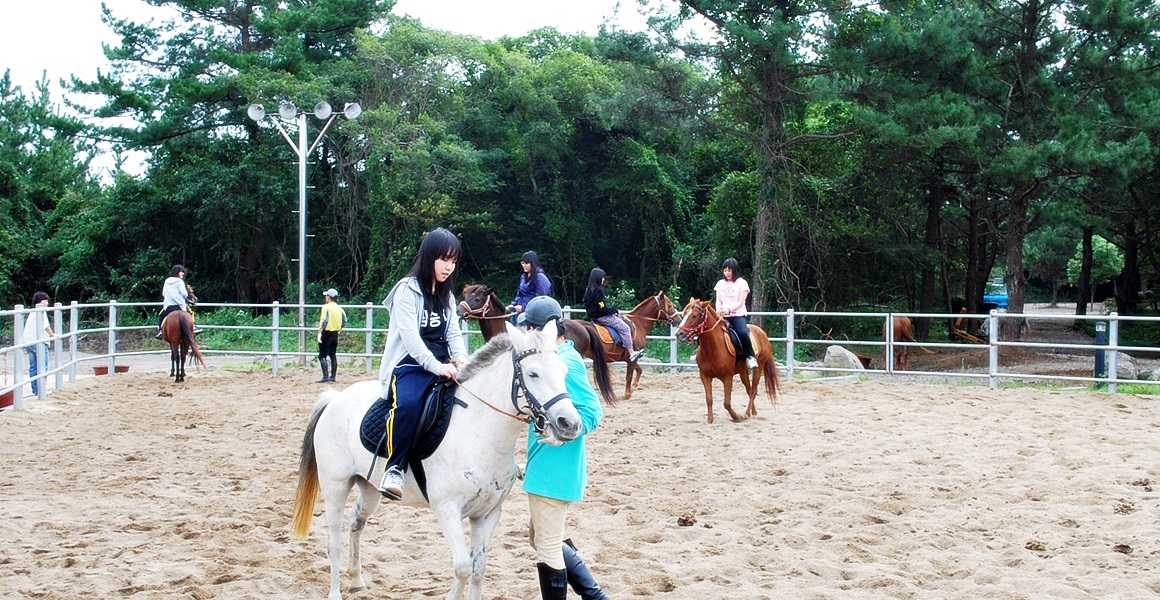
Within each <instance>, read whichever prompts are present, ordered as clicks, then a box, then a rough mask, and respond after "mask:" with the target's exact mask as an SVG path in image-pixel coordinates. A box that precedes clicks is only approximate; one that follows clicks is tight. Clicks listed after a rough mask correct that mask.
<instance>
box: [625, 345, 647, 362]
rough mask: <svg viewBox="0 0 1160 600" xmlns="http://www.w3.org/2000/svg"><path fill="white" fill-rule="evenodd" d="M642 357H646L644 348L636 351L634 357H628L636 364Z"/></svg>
mask: <svg viewBox="0 0 1160 600" xmlns="http://www.w3.org/2000/svg"><path fill="white" fill-rule="evenodd" d="M642 356H644V348H641V349H640V350H634V351H633V353H632V355H631V356H629V357H628V360H629V361H630V362H636V361H638V360H640V357H642Z"/></svg>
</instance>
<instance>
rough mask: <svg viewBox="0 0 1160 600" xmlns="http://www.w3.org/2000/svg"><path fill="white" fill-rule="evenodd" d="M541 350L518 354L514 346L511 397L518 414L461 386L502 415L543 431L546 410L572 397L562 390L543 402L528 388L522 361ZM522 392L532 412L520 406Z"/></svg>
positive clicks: (530, 350)
mask: <svg viewBox="0 0 1160 600" xmlns="http://www.w3.org/2000/svg"><path fill="white" fill-rule="evenodd" d="M539 352H540V351H539V350H536V349H535V348H532V349H528V350H524V351H523V352H520V353H518V354H517V353H516V349H515V348H512V366H513V367H514V368H515V373H514V374H513V376H512V394H511V399H512V407H513V408H515V409H516V414H514V415H513V414H512V413H509V412H507V411H506V410H503V409H501V408H499V407H497V406H495V405H493V404H492V403H490V402H488V401H487V400H484V399H483V398H480V397H479V396H478V395H476V394H475V392H472V391H471V390H469V389H467V388H466V387H464V386H463V385H462V384H460V386H459V387H460V388H462V389H463V390H465V391H466V392H467V393H468V394H471V396H472V397H473V398H475V399H476V400H479V401H480V402H482V403H483V404H484V406H486V407H488V408H490V409H492V410H494V411H496V412H498V413H500V414H501V415H504V416H507V417H511V418H513V419H515V420H517V421H520V422H522V423H528V424H530V425H532V426H533V427H535V429H536V432H537V433H543V432H544V429H545V427H546V426H547V416H546V415H545V412H546V411H547V410H548V409H550V408H552V406H553V405H555V404H556V403H557V402H559V401H561V400H564V399H566V398H570V396H569V395H568V393H567V392H562V393H560V394H556V396H555V397H553V398H552V399H551V400H548V401H547V402H544V403H541V402H540V401H539V399H537V398H536V395H535V394H533V393H532V391H531V390H530V389H528V385H527V383H526V382H525V381H524V370H523V368H522V367H520V362H521V361H522V360H523V359H525V358H527V357H529V356H531V355H533V354H538V353H539ZM521 393H522V395H523V397H524V398H525V399H526V400H527V401H528V405H529V406H530V407H531V412H524V410H523V409H522V408H520V400H519V399H520V395H521Z"/></svg>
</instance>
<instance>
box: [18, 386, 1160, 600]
mask: <svg viewBox="0 0 1160 600" xmlns="http://www.w3.org/2000/svg"><path fill="white" fill-rule="evenodd" d="M316 377H317V373H316V372H315V371H314V370H306V369H296V370H287V371H283V374H281V375H279V376H277V377H275V376H272V375H270V374H269V373H268V372H267V373H260V372H259V373H244V372H231V371H228V370H225V369H220V368H215V369H213V370H210V371H208V372H207V371H202V372H199V373H194V372H191V374H190V378H189V380H188V381H187V382H186V383H185V384H182V385H174V384H173V383H172V381H171V380H170V379H169V378H167V377H166V376H165V375H164V374H163V373H159V372H136V371H134V372H131V373H129V374H125V375H118V376H116V377H98V378H87V379H85V380H83V381H80V382H77V383H75V384H72V385H70V386H67V387H66V388H64V389H62V390H58V391H55V392H54V393H53V395H52V396H50V397H49V398H48V399H47V400H46V401H39V400H33V399H29V402H28V405H27V408H26V410H24V411H19V412H18V411H12V410H8V411H4V412H2V413H0V439H3V440H4V449H3V454H4V460H3V465H4V468H3V471H2V473H0V590H3V592H0V596H3V597H6V598H44V599H75V598H134V599H163V598H164V599H170V598H192V599H198V600H204V599H207V598H223V599H246V598H262V599H269V598H287V599H301V598H324V597H325V595H326V591H327V587H328V572H327V568H328V567H327V562H326V558H325V534H324V532H323V523H322V520H321V519H320V518H316V519H315V521H314V524H313V529H312V533H311V536H310V538H309V539H307V540H305V541H299V540H297V539H294V538H293V537H292V536H291V535H290V532H289V522H290V514H291V508H292V503H293V494H294V485H295V479H296V472H297V460H298V452H299V445H300V443H301V437H302V431H303V428H304V426H305V423H306V418H307V416H308V414H309V411H310V408H311V406H312V405H313V403H314V401H315V399H316V395H317V393H318V391H319V389H320V388H321V387H322V386H319V385H316V384H314V383H312V382H313V380H314V379H315V378H316ZM371 377H372V376H369V375H367V374H366V373H363V372H360V371H355V370H353V369H352V370H350V371H349V372H347V371H344V372H343V373H341V374H340V379H342V380H345V381H344V383H350V382H353V381H354V380H355V379H358V378H363V379H365V378H371ZM716 389H717V393H718V395H719V394H720V387H719V386H718V387H717V388H716ZM736 404H740V402H737V403H735V405H736ZM757 406H758V410H759V416H757V417H755V418H752V419H749V420H747V421H744V422H737V423H735V422H731V421H729V420H728V416H727V415H726V414H725V412H724V410H723V409H722V408H721V406H720V399H719V398H718V399H717V406H716V417H717V421H716V423H714V424H713V425H706V424H705V422H704V421H705V403H704V397H703V394H702V392H701V386H700V383H699V381H698V380H697V378H696V376H695V374H691V373H686V374H680V375H667V374H665V375H658V374H653V373H646V374H645V376H644V378H643V384H642V387H641V388H640V389H639V391H638V392H637V394H636V395H635V396H634V397H633V398H632V399H631V400H628V401H622V402H621V403H620V404H618V405H617V406H616V407H614V408H610V409H608V413H607V417H606V419H605V421H604V423H603V424H602V426H601V428H600V429H598V430H597V431H595V432H594V433H593V434H591V435H590V437H589V443H590V461H591V469H590V473H591V487H590V488H589V495H588V497H587V498H586V499H585V500H584V501H583V502H582V503H580V504H579V505H577V506H576V507H575V508H574V510H573V512H572V518H571V525H572V532H571V537H572V538H573V539H574V540H576V542H577V544H578V545H579V546H580V548H581V551H582V554H583V555H584V557H585V558H586V559H587V561H588V563H589V565H590V566H591V568H592V570H593V572H594V573H595V574H596V575H597V577H598V578H599V580H600V581H601V583H602V584H603V585H604V587H605V588H606V590H607V591H608V592H609V594H610V595H611V596H612V597H614V598H634V597H635V598H652V597H660V598H690V599H698V600H714V599H724V598H770V599H774V598H777V599H782V598H803V599H805V598H809V599H821V598H961V599H968V598H970V599H977V598H995V599H1004V600H1012V599H1023V598H1026V599H1033V598H1034V599H1039V598H1075V599H1080V598H1093V599H1094V598H1148V597H1157V596H1160V570H1158V569H1157V566H1158V565H1160V496H1158V494H1157V493H1156V492H1154V491H1153V490H1154V488H1155V487H1156V486H1157V485H1158V484H1160V444H1157V438H1158V435H1160V404H1158V403H1157V400H1156V398H1155V397H1146V396H1131V395H1124V394H1120V395H1116V396H1111V395H1106V394H1095V393H1072V392H1067V393H1061V392H1046V391H1038V390H1032V389H1017V390H1012V389H1004V390H988V389H987V388H986V387H981V386H972V385H965V384H961V385H938V386H935V385H920V384H913V383H905V384H898V383H894V384H892V383H881V382H857V381H851V380H845V381H837V382H828V383H827V382H819V381H812V382H793V383H788V384H785V385H784V387H783V390H782V393H781V395H780V397H779V399H778V405H777V406H776V407H773V406H771V405H770V402H769V400H768V399H767V398H763V397H759V400H758V405H757ZM522 444H523V440H522V439H521V441H520V446H521V447H522ZM318 511H319V513H320V512H321V503H319V505H318ZM526 521H527V504H526V499H525V495H524V494H523V492H522V491H520V490H519V488H518V485H517V488H516V489H515V490H513V492H512V497H511V498H509V500H508V502H507V503H506V505H505V511H504V515H503V518H502V520H501V523H500V526H499V528H498V530H497V532H496V537H495V539H494V540H493V542H494V543H493V548H492V551H491V555H490V562H489V565H488V574H487V587H486V590H485V593H484V597H485V598H489V599H533V598H538V597H539V592H538V588H537V584H536V575H535V567H534V565H533V561H534V555H533V553H532V551H531V549H530V548H529V547H528V544H527V541H526V535H525V531H526ZM363 559H364V560H363V564H364V576H365V577H366V580H367V583H368V586H369V588H368V589H367V590H364V591H359V592H354V593H350V592H349V590H348V587H347V586H346V585H345V581H346V580H344V593H346V597H347V598H355V599H370V598H399V599H409V598H442V597H443V596H444V594H446V591H447V589H448V586H449V576H450V572H449V571H450V556H449V553H448V550H447V546H446V543H445V542H444V540H443V537H442V534H441V532H440V530H439V527H438V525H437V523H436V522H435V519H434V517H433V516H432V515H431V514H430V512H429V511H426V510H425V509H415V508H410V507H397V506H387V505H384V507H383V508H380V510H379V512H378V513H377V514H376V515H375V516H374V517H373V518H372V520H371V523H370V525H369V527H368V530H367V532H366V534H364V537H363Z"/></svg>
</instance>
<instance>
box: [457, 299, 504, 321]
mask: <svg viewBox="0 0 1160 600" xmlns="http://www.w3.org/2000/svg"><path fill="white" fill-rule="evenodd" d="M491 298H492V294H488V295H487V300H484V301H483V306H481V307H479V308H471V305H470V304H468V303H467V300H460V301H459V308H460V309H461V310H462V311H463V313H464V317H463V318H464V319H468V320H471V319H475V320H476V321H483V320H485V319H506V318H508V317H510V316H511V313H508V312H505V313H503V314H500V315H491V316H487V311H489V310H491Z"/></svg>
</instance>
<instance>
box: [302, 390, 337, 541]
mask: <svg viewBox="0 0 1160 600" xmlns="http://www.w3.org/2000/svg"><path fill="white" fill-rule="evenodd" d="M330 398H331V396H330V395H329V394H327V395H324V396H322V397H321V398H319V399H318V403H317V404H315V405H314V410H313V411H311V413H310V420H309V421H308V422H307V424H306V434H305V435H303V436H302V456H301V457H300V458H299V459H298V491H297V492H296V493H295V494H294V522H293V530H294V536H295V537H297V538H298V539H300V540H301V539H306V536H308V535H310V521H311V519H313V518H314V503H315V502H316V501H317V500H318V491H319V487H318V460H317V459H316V458H315V456H314V430H315V429H316V428H317V427H318V419H320V418H321V417H322V411H324V410H326V407H327V406H328V405H329V404H330Z"/></svg>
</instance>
